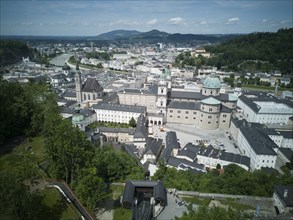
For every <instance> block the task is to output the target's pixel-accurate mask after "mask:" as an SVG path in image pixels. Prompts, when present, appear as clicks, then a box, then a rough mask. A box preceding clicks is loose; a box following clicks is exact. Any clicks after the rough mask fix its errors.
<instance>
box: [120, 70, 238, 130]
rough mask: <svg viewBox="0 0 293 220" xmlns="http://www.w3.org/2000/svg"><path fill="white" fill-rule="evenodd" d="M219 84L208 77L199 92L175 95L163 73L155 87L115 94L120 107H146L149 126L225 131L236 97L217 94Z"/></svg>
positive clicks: (212, 77) (218, 81) (214, 77)
mask: <svg viewBox="0 0 293 220" xmlns="http://www.w3.org/2000/svg"><path fill="white" fill-rule="evenodd" d="M220 89H221V82H220V80H219V78H218V77H217V76H216V75H215V74H214V73H212V74H211V75H210V76H208V77H207V78H206V79H205V80H204V81H203V86H202V89H201V91H200V92H192V91H178V90H176V89H173V88H172V87H171V79H170V77H169V76H168V75H167V74H166V73H165V72H163V74H162V75H161V77H160V81H159V82H158V84H157V85H155V86H153V87H151V88H149V89H148V90H146V89H144V90H142V89H124V90H121V91H120V92H118V97H119V102H120V104H126V105H142V106H145V107H147V116H148V122H149V124H153V125H162V124H164V123H168V122H171V123H178V124H194V125H197V126H199V127H201V128H204V129H210V130H212V129H217V128H229V126H230V122H231V117H232V112H233V110H234V109H236V103H237V97H236V96H234V95H232V94H226V93H220Z"/></svg>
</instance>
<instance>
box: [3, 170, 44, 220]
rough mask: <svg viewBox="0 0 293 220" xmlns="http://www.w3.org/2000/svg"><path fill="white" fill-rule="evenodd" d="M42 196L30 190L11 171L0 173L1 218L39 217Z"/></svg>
mask: <svg viewBox="0 0 293 220" xmlns="http://www.w3.org/2000/svg"><path fill="white" fill-rule="evenodd" d="M41 200H42V197H41V196H40V194H39V193H38V192H30V191H29V189H28V187H26V186H25V185H24V184H23V182H22V180H21V179H19V178H18V176H17V175H15V174H13V173H1V175H0V213H1V219H32V220H34V219H36V220H37V219H39V217H38V216H39V215H40V213H39V210H41V209H40V208H41Z"/></svg>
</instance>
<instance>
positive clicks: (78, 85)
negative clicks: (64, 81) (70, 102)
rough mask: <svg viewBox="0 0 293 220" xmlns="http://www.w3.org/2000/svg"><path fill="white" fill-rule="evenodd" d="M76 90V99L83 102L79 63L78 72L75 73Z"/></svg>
mask: <svg viewBox="0 0 293 220" xmlns="http://www.w3.org/2000/svg"><path fill="white" fill-rule="evenodd" d="M75 91H76V100H77V103H81V102H82V95H81V74H80V71H79V64H78V63H77V64H76V73H75Z"/></svg>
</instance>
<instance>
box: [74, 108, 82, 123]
mask: <svg viewBox="0 0 293 220" xmlns="http://www.w3.org/2000/svg"><path fill="white" fill-rule="evenodd" d="M83 120H84V116H83V115H82V114H80V107H79V105H78V106H76V107H75V114H74V115H73V117H72V123H73V124H80V123H81V122H83Z"/></svg>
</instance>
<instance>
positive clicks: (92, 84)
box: [75, 65, 104, 107]
mask: <svg viewBox="0 0 293 220" xmlns="http://www.w3.org/2000/svg"><path fill="white" fill-rule="evenodd" d="M75 88H76V100H77V103H78V104H80V105H81V106H83V107H90V106H92V105H93V104H97V103H98V102H100V101H102V100H103V96H104V89H103V87H102V86H101V85H100V83H99V82H98V81H97V79H96V78H93V77H88V78H87V79H86V81H85V82H84V84H82V80H81V73H80V71H79V67H78V65H77V66H76V74H75Z"/></svg>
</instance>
